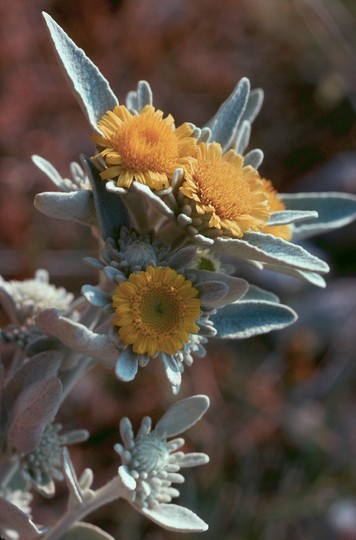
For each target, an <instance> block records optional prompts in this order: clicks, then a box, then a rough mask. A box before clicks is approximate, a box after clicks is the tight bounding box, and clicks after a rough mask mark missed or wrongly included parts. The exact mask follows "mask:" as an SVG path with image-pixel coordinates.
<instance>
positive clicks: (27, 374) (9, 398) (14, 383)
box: [4, 351, 62, 404]
mask: <svg viewBox="0 0 356 540" xmlns="http://www.w3.org/2000/svg"><path fill="white" fill-rule="evenodd" d="M61 360H62V354H61V353H59V352H56V351H45V352H42V353H39V354H37V355H36V356H33V357H32V358H30V359H28V360H27V362H26V363H25V364H23V365H22V366H21V367H20V369H18V370H17V371H16V373H15V375H14V377H12V379H11V380H10V381H9V382H8V384H7V385H6V388H5V391H4V400H5V402H6V403H9V404H10V403H14V402H15V400H16V398H17V397H18V395H19V394H20V393H21V392H22V391H23V390H24V389H25V388H26V387H28V386H30V385H32V384H34V383H35V382H38V381H40V380H42V379H47V378H49V377H53V376H55V375H57V373H58V369H59V366H60V364H61Z"/></svg>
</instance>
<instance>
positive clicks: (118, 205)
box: [82, 156, 130, 240]
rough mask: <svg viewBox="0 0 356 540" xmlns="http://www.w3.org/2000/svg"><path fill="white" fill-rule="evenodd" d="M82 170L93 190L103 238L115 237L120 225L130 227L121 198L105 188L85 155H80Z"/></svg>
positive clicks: (104, 184)
mask: <svg viewBox="0 0 356 540" xmlns="http://www.w3.org/2000/svg"><path fill="white" fill-rule="evenodd" d="M82 162H83V165H84V170H85V172H86V173H87V175H88V178H89V181H90V184H91V186H92V190H93V196H94V205H95V208H96V215H97V219H98V222H99V226H100V230H101V233H102V236H103V239H104V240H106V239H107V238H117V236H118V234H119V230H120V227H121V226H123V225H124V226H126V227H130V218H129V215H128V212H127V209H126V207H125V205H124V203H123V202H122V200H121V199H120V198H119V197H117V196H116V195H113V194H112V193H110V192H109V191H107V189H106V183H105V182H104V181H103V180H102V179H101V178H100V175H99V171H98V170H97V168H96V167H95V166H94V165H93V163H92V162H91V161H90V159H88V158H87V157H86V156H82Z"/></svg>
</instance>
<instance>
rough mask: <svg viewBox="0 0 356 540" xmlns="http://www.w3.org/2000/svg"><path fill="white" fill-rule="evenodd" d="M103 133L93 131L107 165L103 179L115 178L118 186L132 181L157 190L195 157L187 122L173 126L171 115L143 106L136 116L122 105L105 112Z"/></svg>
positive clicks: (124, 185) (100, 154) (102, 174)
mask: <svg viewBox="0 0 356 540" xmlns="http://www.w3.org/2000/svg"><path fill="white" fill-rule="evenodd" d="M98 127H99V129H100V131H101V132H102V134H103V135H99V134H94V140H95V142H96V144H97V145H98V147H103V150H101V152H100V153H99V156H101V157H103V158H104V159H105V162H106V164H107V166H108V168H107V169H106V170H104V171H103V172H102V173H101V177H102V178H103V180H107V179H110V178H111V179H116V182H117V185H118V186H121V187H129V186H130V185H131V183H132V182H133V180H136V181H138V182H140V183H142V184H146V185H148V186H149V187H151V188H152V189H156V190H160V189H164V188H167V187H168V186H169V183H170V180H171V178H172V176H173V173H174V171H175V169H177V168H179V167H184V165H185V164H186V163H187V162H188V161H189V160H190V159H191V158H192V157H193V156H194V154H195V148H196V142H195V139H194V138H193V137H192V136H191V134H192V130H191V128H190V127H189V125H188V124H187V123H186V124H183V125H182V126H180V127H178V128H175V127H174V120H173V118H172V116H171V115H168V116H167V117H166V118H163V113H162V111H159V110H157V111H156V110H155V109H154V107H152V106H151V105H146V106H145V107H144V108H143V109H142V111H141V112H140V114H139V115H137V116H135V115H133V114H131V113H130V112H129V111H128V110H127V109H126V107H125V106H123V105H120V106H118V107H115V109H114V110H113V111H108V112H107V113H106V114H105V115H104V116H103V117H102V119H101V120H100V122H99V123H98Z"/></svg>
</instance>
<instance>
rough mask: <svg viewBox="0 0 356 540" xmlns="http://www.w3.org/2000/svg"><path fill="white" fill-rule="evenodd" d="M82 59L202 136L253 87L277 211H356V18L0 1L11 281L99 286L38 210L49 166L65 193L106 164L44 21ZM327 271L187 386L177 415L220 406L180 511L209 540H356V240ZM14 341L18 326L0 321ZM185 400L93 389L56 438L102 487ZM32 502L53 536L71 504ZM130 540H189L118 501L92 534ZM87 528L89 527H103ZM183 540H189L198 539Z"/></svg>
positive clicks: (346, 9)
mask: <svg viewBox="0 0 356 540" xmlns="http://www.w3.org/2000/svg"><path fill="white" fill-rule="evenodd" d="M42 10H45V11H47V12H48V13H49V14H50V15H51V16H52V17H53V18H54V19H55V20H56V21H57V22H58V23H59V24H60V25H61V26H62V27H63V28H64V29H65V30H66V31H67V33H68V34H69V35H70V36H71V38H72V39H73V40H74V41H75V42H76V43H77V44H78V45H79V46H80V47H82V48H83V49H84V50H85V51H86V53H87V55H88V56H89V57H90V58H91V59H92V60H93V61H94V63H95V64H97V65H98V67H99V68H100V70H101V71H102V73H103V74H104V75H105V77H106V78H107V79H108V80H109V81H110V84H111V87H112V89H113V90H114V91H115V92H116V93H117V95H118V97H119V100H120V101H123V100H124V97H125V95H126V93H127V92H128V91H129V90H131V89H133V88H135V86H136V84H137V81H138V80H140V79H147V80H148V81H149V82H150V84H151V86H152V89H153V93H154V104H155V106H156V107H159V108H161V109H162V110H164V111H165V112H166V113H168V112H170V113H171V114H172V115H173V116H174V118H175V119H176V121H177V123H178V124H180V123H182V122H184V121H187V120H188V121H192V122H194V123H195V124H197V125H202V124H204V123H205V122H207V121H208V120H209V118H210V117H211V116H212V115H213V114H214V113H215V112H216V110H217V109H218V107H219V106H220V104H221V103H222V102H223V101H224V100H225V99H226V98H227V96H228V95H229V93H230V92H231V91H232V89H233V87H234V86H235V84H236V82H237V80H238V79H240V78H241V77H243V76H247V77H248V78H249V79H250V80H251V84H252V87H253V88H256V87H262V88H263V89H264V91H265V102H264V106H263V109H262V111H261V113H260V114H259V116H258V117H257V119H256V121H255V123H254V127H253V133H252V140H251V148H253V147H260V148H262V149H263V151H264V153H265V160H264V163H263V164H262V166H261V168H260V172H261V174H262V175H263V176H265V177H267V178H269V179H271V180H272V181H273V183H274V185H275V186H276V187H277V188H278V189H279V191H282V192H295V191H323V190H324V191H327V190H328V191H333V190H334V191H346V192H350V193H356V150H355V143H356V124H355V118H356V115H355V108H356V3H355V2H354V1H353V0H269V1H268V2H267V1H266V0H224V2H216V1H215V0H194V2H193V1H191V0H76V1H75V2H73V1H71V0H32V1H31V2H29V1H26V0H12V1H11V3H5V2H4V1H2V2H0V36H1V41H0V64H1V79H0V274H1V275H2V276H3V277H5V278H6V279H22V278H28V277H31V276H32V275H33V273H34V271H35V270H36V269H37V268H38V267H42V268H46V269H47V270H48V271H49V272H50V275H51V281H52V282H53V283H55V284H56V285H58V286H63V285H65V286H66V287H67V288H68V289H69V290H71V291H72V292H75V293H78V292H79V289H80V286H81V285H82V284H83V283H88V282H90V283H95V282H96V275H95V272H94V271H93V270H91V269H90V267H87V266H86V265H85V264H84V263H83V262H82V257H83V256H84V255H90V254H94V253H96V245H95V243H94V241H93V239H92V238H91V237H90V233H89V231H88V230H87V229H85V228H84V227H80V226H79V225H74V224H71V223H66V222H63V221H61V222H59V221H56V220H53V219H49V218H46V217H44V216H42V215H40V214H39V213H38V212H36V210H35V209H34V208H33V204H32V201H33V197H34V195H35V194H36V193H38V192H40V191H50V190H53V189H54V186H52V185H51V184H50V182H49V180H48V179H47V178H46V177H45V176H44V175H43V174H42V173H41V172H40V171H39V170H37V169H36V167H35V166H34V165H33V164H32V162H31V155H32V154H39V155H41V156H42V157H44V158H46V159H47V160H49V161H51V162H52V163H53V165H54V166H55V167H56V168H57V169H58V170H59V171H60V173H61V174H62V175H63V176H68V175H69V164H70V162H71V161H79V156H80V154H82V153H89V154H91V153H92V148H93V147H92V142H91V132H90V129H89V127H88V125H87V123H86V120H85V117H84V115H83V113H82V111H81V110H80V107H79V106H78V104H77V102H76V100H75V98H74V97H73V95H72V93H71V91H70V89H69V86H68V85H67V83H66V81H65V78H64V76H63V74H62V72H61V70H60V68H59V65H58V63H57V61H56V58H55V56H54V53H53V50H52V47H51V44H50V40H49V38H48V35H47V31H46V28H45V25H44V23H43V21H42V16H41V11H42ZM307 247H308V249H310V250H311V251H313V252H314V253H316V254H319V255H320V256H321V257H322V258H324V259H326V260H327V261H328V262H329V264H330V265H331V267H332V270H331V273H330V275H329V276H328V278H327V281H328V286H327V289H326V290H317V289H316V288H313V287H311V286H309V285H305V284H303V283H301V282H298V281H296V280H292V279H290V278H287V277H285V276H282V277H281V276H278V275H274V274H272V273H268V272H266V273H263V275H261V274H256V275H254V276H253V280H254V281H255V283H257V284H259V285H262V286H264V287H266V288H269V289H270V290H273V291H274V292H276V293H277V294H279V295H280V297H281V299H282V300H283V301H284V302H285V303H287V304H290V305H291V306H292V307H294V308H295V309H296V310H297V312H298V314H299V321H298V323H297V324H295V325H294V326H293V327H291V328H289V329H287V330H285V331H281V332H278V333H272V334H269V335H267V336H263V337H261V338H254V339H249V340H246V341H240V342H234V343H226V342H225V343H219V342H217V341H216V342H214V341H213V342H212V343H211V346H210V347H209V354H208V356H207V357H206V358H205V359H197V360H196V361H195V363H194V365H193V366H192V367H191V368H188V369H187V370H186V373H185V377H184V384H183V387H182V390H181V394H180V397H185V396H188V395H191V394H193V393H206V394H208V395H209V396H210V398H211V402H212V404H211V407H210V409H209V411H208V413H207V415H206V417H205V418H204V419H203V420H202V421H201V422H200V423H199V424H197V425H196V426H195V427H194V429H193V430H191V432H188V434H187V448H189V449H193V450H195V451H204V452H207V453H208V454H210V456H211V462H210V464H209V465H208V466H204V467H201V468H200V469H197V470H196V471H194V470H193V471H188V473H187V475H186V477H187V479H186V483H185V484H184V485H183V486H182V489H181V494H182V495H181V498H180V500H179V502H181V504H183V505H186V506H188V507H189V508H192V509H193V510H195V511H196V512H197V513H198V514H199V515H200V516H201V517H202V518H203V519H205V520H206V521H207V522H208V523H209V524H210V529H209V531H208V532H207V533H204V536H202V538H203V537H204V539H205V540H212V539H215V538H217V537H219V538H221V539H224V540H284V539H288V540H314V539H315V540H352V539H354V538H356V463H355V457H356V424H355V418H356V394H355V389H356V332H355V328H356V275H355V271H356V256H355V254H356V226H355V225H350V226H347V227H344V228H343V229H341V230H339V231H337V232H333V233H332V234H328V235H325V236H321V237H320V238H316V239H315V240H313V243H308V245H307ZM3 322H6V321H3ZM172 401H173V396H172V395H171V392H170V388H169V387H168V383H167V382H166V380H165V378H164V375H163V371H162V368H161V366H156V365H154V363H152V362H151V364H150V365H149V366H148V367H147V368H145V369H144V370H141V373H140V375H139V377H138V378H137V380H136V381H134V382H133V383H130V384H122V383H120V382H118V381H116V379H115V377H114V376H113V375H112V373H110V372H108V371H104V370H102V369H100V368H97V369H95V370H94V371H92V372H91V373H90V374H89V375H88V376H87V377H86V378H85V379H83V380H82V381H81V383H80V384H79V385H78V387H77V391H76V392H75V395H73V396H71V397H70V398H69V399H68V400H67V401H66V403H65V405H64V407H63V409H62V410H61V414H60V421H61V422H62V423H63V425H64V426H65V427H66V428H68V429H69V428H74V427H85V428H87V429H89V430H90V431H91V433H92V437H91V439H90V440H89V441H88V442H87V443H85V444H83V445H82V446H81V447H73V448H72V449H71V455H72V456H73V460H74V462H75V464H76V467H77V469H78V471H79V472H80V471H81V470H82V469H83V468H84V467H85V466H90V467H92V468H93V469H94V472H95V474H96V485H97V486H99V485H101V484H102V483H103V482H105V481H106V480H107V479H108V478H109V477H110V475H112V474H114V473H115V470H116V468H117V466H118V464H119V463H118V459H117V456H116V454H115V453H114V451H113V450H112V446H113V444H115V443H116V442H118V437H119V434H118V422H119V419H120V417H121V416H124V415H127V416H129V417H130V418H131V419H132V421H133V423H134V425H135V426H138V424H139V421H140V419H141V417H142V416H144V415H151V416H152V417H153V419H154V420H155V419H156V420H157V419H158V418H159V416H160V415H161V414H162V412H163V410H165V409H166V408H167V407H168V406H169V405H170V404H171V403H172ZM65 495H66V492H65V489H64V487H63V486H62V485H59V486H58V495H57V497H56V502H55V503H54V502H53V501H47V500H43V499H40V498H36V499H35V506H34V512H33V513H34V517H35V520H36V521H37V522H39V523H43V524H49V523H51V522H53V520H54V519H55V517H56V513H57V512H58V510H59V509H60V508H62V507H63V505H64V504H65ZM90 519H91V521H92V522H93V523H96V524H97V525H99V526H101V527H102V528H104V529H105V530H107V531H108V532H110V533H111V534H112V535H113V536H114V537H115V538H117V539H118V540H119V539H120V540H136V539H143V540H166V539H167V540H175V539H178V538H182V536H181V535H176V534H173V533H169V532H167V531H164V530H162V529H159V528H158V527H157V526H155V525H153V524H151V523H150V522H148V521H147V520H146V519H144V518H141V517H140V516H139V515H138V514H136V513H135V512H134V511H133V510H131V508H130V507H129V506H128V505H127V503H125V502H116V503H113V504H111V505H110V506H108V507H106V508H104V509H102V510H100V512H97V513H96V514H93V515H92V516H91V517H90ZM88 521H89V519H88ZM185 538H187V540H189V538H190V536H189V535H186V536H185Z"/></svg>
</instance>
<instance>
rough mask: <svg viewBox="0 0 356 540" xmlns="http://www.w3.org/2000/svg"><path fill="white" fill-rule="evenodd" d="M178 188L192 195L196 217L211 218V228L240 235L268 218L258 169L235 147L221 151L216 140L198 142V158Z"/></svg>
mask: <svg viewBox="0 0 356 540" xmlns="http://www.w3.org/2000/svg"><path fill="white" fill-rule="evenodd" d="M179 189H180V191H181V192H182V193H183V194H184V195H185V197H187V198H188V199H190V200H189V201H188V203H189V204H190V206H193V210H195V212H196V214H197V215H198V216H197V217H200V218H201V219H204V218H205V221H206V220H208V227H209V228H211V229H222V230H223V232H224V233H228V234H230V235H232V236H236V237H238V238H241V237H242V236H243V234H244V233H245V232H247V231H260V230H262V229H263V228H264V227H265V225H266V221H267V220H268V218H269V209H268V203H267V195H266V193H265V190H264V188H263V184H262V181H261V178H260V176H259V174H258V172H257V171H256V170H255V169H254V168H253V167H251V166H244V164H243V157H242V156H240V155H238V154H236V152H234V151H233V150H229V151H228V152H227V153H226V154H224V155H222V149H221V146H220V145H219V144H217V143H212V144H210V145H206V144H205V143H201V144H199V145H198V153H197V160H196V161H195V162H194V163H193V162H192V163H190V164H188V167H187V168H186V170H185V181H184V182H183V185H182V186H181V187H180V188H179ZM186 202H187V200H185V201H184V203H186Z"/></svg>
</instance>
